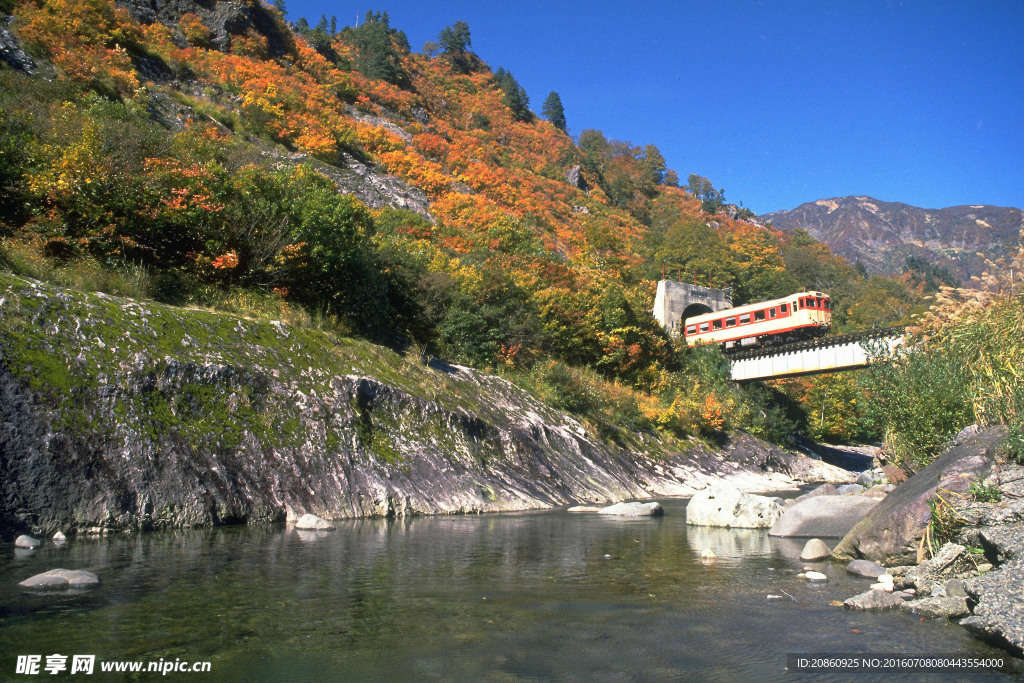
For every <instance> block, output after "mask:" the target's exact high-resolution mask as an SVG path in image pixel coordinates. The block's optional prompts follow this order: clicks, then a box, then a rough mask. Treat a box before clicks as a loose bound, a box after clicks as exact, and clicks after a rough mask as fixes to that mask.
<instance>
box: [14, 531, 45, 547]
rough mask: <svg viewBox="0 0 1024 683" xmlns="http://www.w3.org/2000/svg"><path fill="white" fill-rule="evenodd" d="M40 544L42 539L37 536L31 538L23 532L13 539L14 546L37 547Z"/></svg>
mask: <svg viewBox="0 0 1024 683" xmlns="http://www.w3.org/2000/svg"><path fill="white" fill-rule="evenodd" d="M40 545H42V541H40V540H39V539H38V538H32V537H31V536H25V535H24V534H23V535H21V536H18V537H17V538H16V539H14V547H15V548H38V547H39V546H40Z"/></svg>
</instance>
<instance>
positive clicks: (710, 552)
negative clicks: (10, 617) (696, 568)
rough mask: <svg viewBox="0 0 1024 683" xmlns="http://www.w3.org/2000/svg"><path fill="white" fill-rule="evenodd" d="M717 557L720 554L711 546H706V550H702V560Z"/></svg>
mask: <svg viewBox="0 0 1024 683" xmlns="http://www.w3.org/2000/svg"><path fill="white" fill-rule="evenodd" d="M716 557H718V555H716V554H715V551H714V550H712V549H711V548H704V550H701V551H700V559H702V560H713V559H715V558H716Z"/></svg>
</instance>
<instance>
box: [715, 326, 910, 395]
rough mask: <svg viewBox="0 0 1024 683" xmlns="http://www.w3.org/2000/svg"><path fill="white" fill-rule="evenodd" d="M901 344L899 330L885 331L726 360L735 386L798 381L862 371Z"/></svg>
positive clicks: (753, 352) (745, 353)
mask: <svg viewBox="0 0 1024 683" xmlns="http://www.w3.org/2000/svg"><path fill="white" fill-rule="evenodd" d="M903 342H904V337H903V328H902V327H887V328H884V329H880V330H871V331H869V332H856V333H854V334H843V335H839V336H836V337H824V338H822V339H815V340H812V341H802V342H796V343H793V344H785V345H783V346H775V347H770V346H769V347H762V348H757V349H751V350H745V351H740V352H739V353H735V354H731V355H730V356H729V363H730V365H731V366H732V379H733V381H735V382H749V381H752V380H758V379H782V378H784V377H799V376H801V375H815V374H818V373H821V372H839V371H842V370H853V369H856V368H862V367H865V366H866V365H868V364H869V363H871V362H873V360H874V358H875V357H876V356H878V355H879V354H880V353H881V355H888V353H890V352H891V351H892V350H893V349H895V348H896V347H898V346H901V345H902V344H903Z"/></svg>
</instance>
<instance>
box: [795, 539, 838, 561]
mask: <svg viewBox="0 0 1024 683" xmlns="http://www.w3.org/2000/svg"><path fill="white" fill-rule="evenodd" d="M831 555H832V551H831V550H830V549H829V547H828V546H827V545H825V542H824V541H823V540H821V539H820V538H812V539H811V540H809V541H807V543H806V545H804V549H803V550H802V551H800V559H801V560H805V561H807V562H816V561H818V560H825V559H828V558H829V557H831Z"/></svg>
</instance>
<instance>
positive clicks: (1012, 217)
mask: <svg viewBox="0 0 1024 683" xmlns="http://www.w3.org/2000/svg"><path fill="white" fill-rule="evenodd" d="M761 218H762V220H765V221H769V222H771V223H772V224H773V225H774V226H775V227H777V228H780V229H782V230H786V231H792V230H795V229H797V228H803V229H805V230H807V231H808V232H809V233H810V234H811V236H813V237H814V238H815V239H817V240H820V241H822V242H824V243H825V244H827V245H828V246H829V248H830V249H831V250H832V251H833V252H835V253H837V254H839V255H841V256H843V257H844V258H846V259H847V260H848V261H850V262H851V263H856V262H858V261H859V262H861V263H863V264H864V266H865V267H866V268H867V269H868V271H869V272H871V273H874V274H880V275H899V274H900V273H901V272H902V271H903V267H904V264H905V262H906V258H907V257H908V256H918V257H922V258H925V259H927V260H928V261H930V262H932V263H935V264H938V265H942V266H946V267H947V268H949V270H950V271H952V272H953V273H955V274H956V275H957V276H959V277H961V278H962V279H963V280H964V281H965V282H967V281H969V280H970V278H971V277H972V276H975V275H980V274H981V273H982V272H983V271H984V263H985V259H986V258H988V259H995V258H998V257H1000V256H1002V255H1004V254H1005V253H1007V251H1009V250H1010V249H1011V248H1013V247H1014V246H1015V245H1016V244H1018V242H1019V240H1020V232H1021V230H1022V229H1024V211H1021V210H1020V209H1017V208H1012V207H1001V206H987V205H970V206H951V207H948V208H944V209H922V208H919V207H916V206H910V205H909V204H903V203H901V202H883V201H880V200H877V199H874V198H873V197H866V196H851V197H836V198H833V199H819V200H817V201H814V202H807V203H806V204H801V205H800V206H798V207H796V208H795V209H793V210H792V211H776V212H774V213H769V214H765V215H764V216H761Z"/></svg>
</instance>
